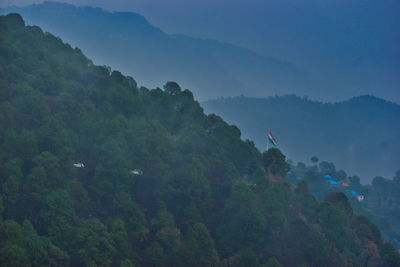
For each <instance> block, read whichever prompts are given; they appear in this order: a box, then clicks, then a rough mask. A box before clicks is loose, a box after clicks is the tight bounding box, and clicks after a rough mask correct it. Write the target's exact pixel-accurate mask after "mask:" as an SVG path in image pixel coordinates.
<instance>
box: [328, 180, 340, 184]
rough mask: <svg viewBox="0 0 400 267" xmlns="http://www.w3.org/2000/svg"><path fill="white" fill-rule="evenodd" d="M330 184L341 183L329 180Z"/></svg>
mask: <svg viewBox="0 0 400 267" xmlns="http://www.w3.org/2000/svg"><path fill="white" fill-rule="evenodd" d="M329 183H330V184H333V185H339V183H338V182H336V181H334V180H329Z"/></svg>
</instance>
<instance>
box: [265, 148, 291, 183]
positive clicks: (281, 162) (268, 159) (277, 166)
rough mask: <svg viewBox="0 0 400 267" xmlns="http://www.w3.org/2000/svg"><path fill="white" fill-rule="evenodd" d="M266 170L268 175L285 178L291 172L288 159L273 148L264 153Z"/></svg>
mask: <svg viewBox="0 0 400 267" xmlns="http://www.w3.org/2000/svg"><path fill="white" fill-rule="evenodd" d="M263 161H264V168H265V169H266V170H267V173H268V174H271V175H279V176H281V177H284V176H285V174H286V173H287V171H288V170H289V164H288V163H286V157H285V155H283V154H282V153H281V151H280V150H279V149H277V148H271V149H269V150H268V151H266V152H264V153H263Z"/></svg>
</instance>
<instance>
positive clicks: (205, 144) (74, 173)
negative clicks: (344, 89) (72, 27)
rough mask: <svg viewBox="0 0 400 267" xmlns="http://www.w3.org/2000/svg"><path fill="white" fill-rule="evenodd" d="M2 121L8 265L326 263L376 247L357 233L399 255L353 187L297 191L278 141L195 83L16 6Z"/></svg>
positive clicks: (5, 42)
mask: <svg viewBox="0 0 400 267" xmlns="http://www.w3.org/2000/svg"><path fill="white" fill-rule="evenodd" d="M0 129H2V131H0V143H1V144H2V149H1V150H0V241H1V242H0V263H1V264H0V265H1V266H28V265H33V266H96V265H102V266H118V265H120V266H143V265H145V266H190V265H196V266H216V265H219V264H220V265H222V266H224V265H229V266H258V265H263V264H264V265H266V266H280V263H282V264H283V265H286V264H287V265H294V264H295V263H298V262H304V261H306V262H307V263H310V264H311V265H312V264H315V265H319V264H324V263H326V259H331V258H332V257H335V256H336V255H337V254H338V253H339V254H340V258H343V259H347V256H346V255H350V253H353V255H356V257H362V255H366V254H365V253H364V254H362V253H361V252H357V250H356V249H355V247H356V245H354V244H358V245H359V248H360V250H362V251H363V252H364V251H367V252H368V253H369V254H368V255H369V257H370V258H371V259H372V258H374V257H376V256H379V255H380V254H379V253H381V252H382V251H384V253H383V252H382V253H383V254H382V255H383V259H384V260H387V262H390V263H391V264H392V263H396V260H397V255H398V254H396V252H395V251H393V250H392V249H391V248H390V247H388V246H383V241H382V238H381V236H380V233H379V230H378V229H377V228H376V227H375V226H374V225H373V224H371V223H370V222H369V221H366V220H365V219H363V218H362V217H358V216H355V215H353V214H352V208H351V206H350V204H349V201H348V200H347V198H346V197H345V196H343V195H340V194H336V195H331V196H329V197H327V198H326V201H325V202H323V203H322V204H319V203H318V202H317V201H316V199H315V198H314V197H313V196H312V195H311V193H310V192H309V190H308V188H307V184H306V183H300V184H299V185H298V187H297V188H296V189H295V190H293V188H292V187H291V186H290V185H289V184H287V183H286V182H284V181H283V179H284V176H285V175H286V173H287V171H288V169H289V165H288V164H287V162H286V160H285V156H284V155H283V154H282V153H281V152H280V151H279V150H278V149H275V148H274V149H270V150H268V151H267V152H265V153H263V154H261V153H260V152H259V151H258V150H257V149H256V148H255V146H254V144H253V143H252V142H251V141H248V140H247V141H243V140H241V139H240V138H241V132H240V130H239V129H238V128H237V127H236V126H230V125H228V124H227V123H225V122H224V121H223V120H222V119H221V118H219V117H218V116H216V115H213V114H211V115H205V114H204V113H203V110H202V108H201V107H200V105H199V103H198V102H196V101H195V100H194V99H193V94H192V93H191V92H190V91H189V90H183V91H182V89H181V88H180V86H179V85H178V84H177V83H175V82H167V84H166V85H165V86H164V91H163V90H161V89H154V90H149V89H147V88H144V87H141V88H138V87H137V84H136V82H135V80H134V79H133V78H131V77H125V76H123V75H122V74H121V73H120V72H118V71H111V69H110V68H109V67H105V66H95V65H93V63H92V62H91V61H90V60H88V59H87V58H86V57H85V56H84V55H83V54H82V53H81V51H80V50H79V49H72V48H71V47H70V46H69V45H68V44H64V43H62V41H61V40H60V39H59V38H56V37H54V36H53V35H51V34H48V33H43V32H42V31H41V30H40V29H39V28H38V27H35V26H33V27H31V26H24V22H23V20H22V18H21V17H19V16H18V15H16V14H12V15H8V16H5V17H3V16H2V17H0ZM3 147H4V149H3ZM74 163H84V167H75V166H74V165H73V164H74ZM303 165H304V164H303ZM320 166H321V167H323V168H324V170H334V166H331V165H330V164H326V163H323V162H321V163H320ZM315 168H318V167H317V166H315ZM135 169H137V170H136V171H133V170H135ZM300 169H301V171H302V172H304V173H307V177H308V178H307V179H308V180H309V181H310V180H313V179H314V180H315V178H318V177H319V176H318V175H319V174H317V173H315V172H307V168H306V166H305V165H304V166H300V165H299V166H298V167H297V168H296V171H297V170H300ZM138 170H140V171H138ZM338 173H339V172H338ZM345 176H346V174H345V173H344V172H343V173H341V177H342V178H346V177H345ZM396 181H397V180H396ZM307 182H308V181H307ZM382 188H386V186H383V187H382ZM310 191H312V190H311V189H310ZM291 235H294V236H291ZM287 240H290V241H291V243H293V245H292V246H291V247H292V248H293V251H291V255H290V257H288V256H287V254H285V253H286V252H285V247H286V246H287ZM361 241H362V242H361ZM302 242H304V243H305V244H303V243H302ZM363 242H364V243H365V244H368V247H363V246H362V244H363ZM327 248H329V249H327ZM346 253H347V254H346ZM316 254H318V255H317V256H316ZM340 263H341V262H340Z"/></svg>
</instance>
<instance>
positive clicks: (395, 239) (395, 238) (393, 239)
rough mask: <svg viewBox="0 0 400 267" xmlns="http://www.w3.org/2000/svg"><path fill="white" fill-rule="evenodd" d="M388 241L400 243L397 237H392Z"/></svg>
mask: <svg viewBox="0 0 400 267" xmlns="http://www.w3.org/2000/svg"><path fill="white" fill-rule="evenodd" d="M390 240H392V241H396V242H399V241H400V240H399V239H398V238H397V237H392V238H390Z"/></svg>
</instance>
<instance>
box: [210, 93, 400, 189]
mask: <svg viewBox="0 0 400 267" xmlns="http://www.w3.org/2000/svg"><path fill="white" fill-rule="evenodd" d="M202 105H203V106H204V108H205V110H206V112H210V113H216V114H218V115H220V116H222V117H223V118H224V119H225V120H226V121H227V122H229V123H232V124H235V125H237V126H238V127H239V128H240V130H241V131H242V133H243V135H244V137H245V138H249V139H251V140H254V142H255V144H256V146H257V147H258V148H265V147H266V131H267V129H268V128H271V129H272V132H273V133H274V134H275V137H276V138H277V139H278V142H279V145H278V147H279V148H280V149H282V151H284V152H285V154H286V155H287V156H288V157H289V158H290V159H293V160H301V161H304V162H308V161H309V159H310V158H311V157H312V156H317V157H320V158H324V159H326V160H328V161H331V162H335V164H336V165H337V166H338V167H339V168H341V169H344V170H346V171H348V172H349V174H351V175H354V174H357V175H359V176H360V177H361V181H362V183H368V182H371V181H372V179H373V178H374V177H375V176H385V177H388V178H389V177H392V176H393V175H394V173H395V172H396V171H397V170H398V169H399V168H400V165H399V159H400V155H399V153H398V151H399V150H400V140H399V138H398V137H399V136H400V119H399V118H400V106H399V105H397V104H394V103H391V102H387V101H384V100H382V99H379V98H376V97H372V96H360V97H355V98H352V99H350V100H348V101H344V102H338V103H333V104H331V103H320V102H314V101H310V100H308V99H305V98H299V97H296V96H282V97H270V98H267V99H261V98H259V99H257V98H246V97H236V98H224V99H216V100H210V101H207V102H203V103H202ZM250 118H251V119H250Z"/></svg>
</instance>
